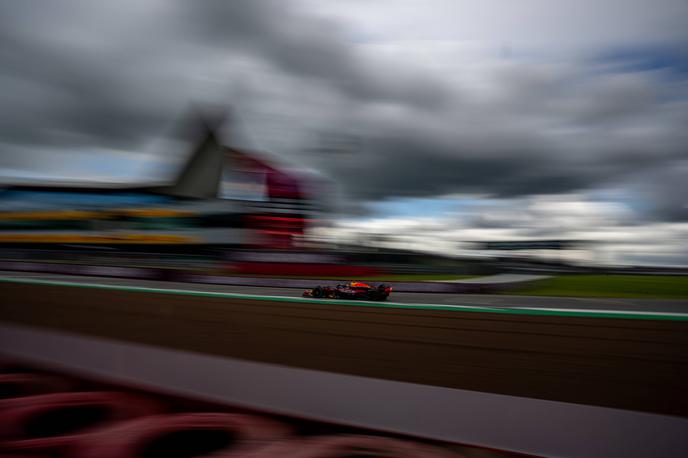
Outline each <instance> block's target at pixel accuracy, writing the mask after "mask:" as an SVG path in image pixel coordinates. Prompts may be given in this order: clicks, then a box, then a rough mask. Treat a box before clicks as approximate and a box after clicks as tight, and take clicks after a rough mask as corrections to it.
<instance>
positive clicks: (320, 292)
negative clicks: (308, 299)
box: [313, 286, 325, 298]
mask: <svg viewBox="0 0 688 458" xmlns="http://www.w3.org/2000/svg"><path fill="white" fill-rule="evenodd" d="M324 295H325V290H323V289H322V288H321V287H320V286H316V287H315V288H313V297H317V298H320V297H323V296H324Z"/></svg>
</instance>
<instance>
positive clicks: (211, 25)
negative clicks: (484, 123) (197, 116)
mask: <svg viewBox="0 0 688 458" xmlns="http://www.w3.org/2000/svg"><path fill="white" fill-rule="evenodd" d="M186 7H187V8H188V14H189V17H190V18H191V21H190V22H189V23H188V25H189V30H190V32H191V34H192V35H195V36H198V37H201V38H202V39H204V41H205V43H206V44H208V45H211V46H218V47H221V48H226V47H227V46H232V47H234V48H238V49H243V50H247V51H252V52H254V53H256V54H259V55H262V56H264V57H265V58H267V59H268V60H269V61H271V62H272V63H274V64H275V65H277V66H278V67H279V68H281V69H282V70H283V71H285V72H287V73H289V74H292V75H297V76H300V77H303V78H315V79H319V80H322V81H324V82H326V83H327V84H330V85H332V86H333V87H334V88H336V89H338V90H340V91H341V92H342V93H344V94H345V95H347V96H349V97H353V98H355V99H359V100H362V101H366V102H369V101H383V102H391V103H404V104H409V105H412V106H415V107H417V108H423V109H433V108H437V107H440V106H442V104H443V103H444V102H445V101H446V99H447V97H448V94H447V93H446V91H445V90H444V88H443V85H444V84H443V82H442V80H440V79H438V78H434V77H431V76H429V75H424V76H420V75H417V74H414V73H412V72H409V71H408V70H409V69H408V68H407V69H395V70H394V71H388V72H385V73H381V74H376V73H375V72H372V71H371V69H370V68H367V67H366V66H365V65H364V63H363V62H361V60H360V59H359V58H358V56H357V55H356V54H355V53H354V52H353V50H352V47H351V45H350V44H347V43H346V42H344V41H342V39H341V34H338V33H337V32H338V31H339V29H340V27H339V26H338V24H336V23H334V22H332V21H329V20H325V19H315V18H313V17H308V16H304V15H303V14H302V13H301V12H298V11H294V8H293V4H290V3H289V2H285V1H279V0H267V1H255V0H253V1H252V0H235V1H223V0H214V1H208V2H203V3H198V2H196V3H186Z"/></svg>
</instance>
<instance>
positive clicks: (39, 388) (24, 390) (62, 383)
mask: <svg viewBox="0 0 688 458" xmlns="http://www.w3.org/2000/svg"><path fill="white" fill-rule="evenodd" d="M74 386H75V384H74V383H73V382H71V381H69V380H67V379H64V378H61V377H56V376H53V375H41V374H23V373H19V374H0V400H5V399H14V398H19V397H24V396H33V395H36V394H46V393H59V392H61V391H69V390H71V389H73V388H74Z"/></svg>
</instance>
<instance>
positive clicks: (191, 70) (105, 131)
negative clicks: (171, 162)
mask: <svg viewBox="0 0 688 458" xmlns="http://www.w3.org/2000/svg"><path fill="white" fill-rule="evenodd" d="M295 5H298V3H291V2H286V1H277V0H267V1H249V0H236V1H222V2H220V1H208V2H181V1H179V2H177V1H170V2H136V1H131V2H122V3H121V4H118V5H117V7H116V8H115V7H114V6H111V7H107V9H106V10H105V11H103V10H102V8H104V6H102V5H96V4H95V3H91V2H58V1H55V2H41V3H38V2H31V1H26V2H3V3H1V4H0V39H1V40H2V42H3V44H4V46H3V48H2V49H0V102H1V103H0V135H1V136H2V137H1V139H2V142H3V143H4V144H5V147H3V149H2V151H0V167H3V166H4V167H12V168H21V167H22V166H24V167H28V166H33V167H36V168H41V167H43V169H44V170H45V169H49V168H50V158H49V156H50V153H47V151H49V150H50V148H51V147H52V148H54V149H55V151H58V150H59V151H68V150H69V148H70V147H74V148H78V149H80V150H81V151H83V150H87V149H88V148H89V147H94V148H95V147H102V148H114V149H122V150H128V151H137V150H138V151H140V150H141V149H142V148H143V146H144V145H146V144H147V143H148V142H149V141H151V140H152V139H154V138H156V137H157V136H159V135H160V133H161V132H162V131H163V128H164V127H165V126H167V125H169V124H170V123H171V122H172V121H173V120H174V119H175V118H177V117H178V115H179V113H180V112H181V111H182V110H183V109H184V107H185V106H186V105H187V104H188V102H189V101H191V100H194V99H195V98H198V94H199V93H204V91H205V92H207V93H209V94H210V95H211V96H214V98H215V99H216V101H217V102H218V103H220V104H221V103H223V102H225V101H227V102H230V103H231V102H233V99H230V98H229V97H228V94H230V93H232V90H233V91H234V92H233V95H234V96H235V98H237V99H238V98H241V99H242V103H241V105H242V108H244V109H245V110H246V119H247V120H248V121H247V122H246V124H247V126H246V127H247V129H248V130H251V132H252V133H253V134H254V135H255V136H256V137H259V138H262V139H264V138H268V137H271V139H270V141H263V142H262V144H267V145H268V146H269V147H270V148H271V149H272V148H274V149H275V150H276V151H275V152H278V153H279V152H281V151H288V152H289V153H292V154H295V155H296V157H298V158H299V159H304V160H305V162H306V163H307V164H308V165H311V166H313V167H315V168H318V169H321V170H324V171H326V172H327V173H328V175H329V176H331V177H332V178H334V179H336V180H337V181H339V182H341V185H342V188H343V191H344V192H345V193H347V194H348V196H349V197H350V198H354V199H356V200H358V201H361V200H378V199H384V198H389V197H397V196H413V197H417V196H435V195H443V194H452V193H466V192H469V193H481V194H490V195H492V196H496V197H502V198H504V197H513V196H525V195H531V194H552V193H567V192H571V191H577V190H581V189H594V188H599V187H604V186H606V185H608V184H609V183H615V184H619V183H621V184H623V186H626V187H627V188H629V189H631V188H635V189H641V188H642V191H639V192H642V193H643V195H644V196H645V197H646V198H647V199H648V200H649V201H651V202H652V203H653V205H652V207H653V210H652V216H653V217H656V218H668V219H672V220H681V219H685V218H687V217H688V216H687V215H686V212H685V207H681V201H680V200H681V199H679V198H678V197H676V196H677V195H681V194H683V195H685V193H683V192H682V191H683V189H684V187H683V184H682V183H683V181H681V179H680V178H676V175H675V174H673V175H672V174H671V173H670V172H669V171H671V170H672V169H673V168H674V167H675V164H676V163H677V162H681V161H685V159H686V147H687V146H688V131H687V130H686V129H685V125H687V123H688V102H687V101H688V86H687V85H686V84H685V82H681V81H678V82H677V81H676V80H674V81H667V80H666V79H663V78H664V76H663V75H662V74H661V73H658V72H652V71H647V72H646V71H633V70H629V71H625V72H622V73H604V72H600V70H599V69H598V68H596V69H594V71H590V69H589V68H588V67H587V66H586V65H587V64H586V63H585V62H572V63H570V64H569V65H566V66H561V65H540V64H535V63H533V62H525V61H524V62H511V61H508V62H506V63H504V62H502V63H501V64H500V66H498V68H497V69H494V68H492V69H490V68H487V67H486V69H484V72H483V76H484V77H485V79H486V81H485V84H486V85H487V87H489V90H488V91H484V92H479V91H476V92H471V91H470V87H469V86H465V85H464V83H463V80H461V76H462V75H461V74H460V73H461V72H457V73H456V74H453V73H451V72H445V73H442V72H434V73H431V72H423V71H422V69H420V68H417V67H416V66H415V65H414V62H403V63H399V64H396V65H392V66H385V65H386V64H382V63H380V62H376V61H371V60H370V56H365V55H363V54H359V53H358V52H357V51H356V49H355V48H354V47H353V46H351V45H350V44H348V43H347V42H346V41H345V40H344V39H343V38H342V35H343V32H342V31H341V30H340V25H339V24H338V23H336V22H333V21H332V20H328V19H323V18H320V17H312V16H309V15H308V14H307V12H306V11H299V10H297V9H296V8H295ZM246 62H249V64H247V63H246ZM480 65H481V64H480V62H476V63H472V64H471V68H470V69H469V70H471V71H475V70H480V69H481V67H480ZM252 66H255V68H257V69H258V70H255V69H254V68H253V67H252ZM464 86H465V87H464ZM230 89H232V90H230ZM211 98H212V97H211ZM239 114H240V115H242V114H244V113H239ZM319 130H322V131H327V132H332V133H334V134H341V135H343V136H345V137H346V136H347V135H351V134H352V133H353V135H355V137H356V138H357V141H356V142H355V143H356V144H357V145H358V146H356V148H357V150H356V151H353V152H349V153H345V154H339V155H334V156H333V155H328V154H325V153H323V152H321V151H320V149H319V146H321V145H314V144H309V141H310V140H308V139H309V138H312V137H314V135H313V134H316V133H317V132H318V131H319ZM259 143H260V141H259ZM31 148H34V149H35V150H36V151H37V153H36V154H34V155H33V156H32V155H31V154H29V153H28V151H30V150H31ZM20 152H21V153H20ZM10 156H12V157H10ZM58 156H59V157H58ZM63 156H64V155H58V154H57V153H55V161H59V160H61V159H62V158H63ZM39 158H40V163H39ZM650 172H652V173H650ZM670 176H674V178H671V177H670ZM650 177H666V179H664V178H656V180H658V182H657V183H653V184H654V187H649V186H648V187H642V186H640V185H639V184H640V183H646V182H647V183H649V182H652V181H653V180H655V178H650ZM354 207H355V206H354ZM343 208H345V209H346V211H352V212H353V211H360V208H358V207H356V208H353V207H352V206H350V205H349V204H345V205H343ZM682 208H683V209H682Z"/></svg>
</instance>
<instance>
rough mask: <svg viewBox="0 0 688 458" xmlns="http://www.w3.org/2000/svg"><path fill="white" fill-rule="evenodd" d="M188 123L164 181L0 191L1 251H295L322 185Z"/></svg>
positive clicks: (16, 185) (18, 186)
mask: <svg viewBox="0 0 688 458" xmlns="http://www.w3.org/2000/svg"><path fill="white" fill-rule="evenodd" d="M195 124H196V126H195V130H196V133H195V139H196V140H195V143H196V147H195V149H194V150H193V151H192V152H191V154H189V155H188V157H187V159H186V161H185V163H183V164H182V165H181V167H179V169H178V170H176V171H173V173H172V174H171V175H170V176H169V177H167V178H166V179H163V180H158V181H152V182H140V183H135V184H130V183H127V184H121V183H91V182H75V181H71V182H56V181H51V182H41V183H36V182H32V183H28V184H27V183H25V182H24V183H23V182H10V183H4V184H2V185H0V186H2V188H0V208H2V209H3V211H0V247H2V248H3V249H4V250H5V252H7V249H11V250H12V251H13V252H16V250H17V249H21V250H29V251H31V250H36V249H39V250H41V251H43V252H45V251H46V250H48V251H49V250H59V251H60V252H63V253H64V252H70V251H78V252H80V253H82V254H83V253H84V252H85V251H86V252H87V251H89V250H97V251H94V252H103V251H107V250H115V249H116V250H117V251H118V252H132V253H136V252H141V251H151V249H152V247H154V248H153V251H155V252H159V253H179V254H181V253H189V252H191V253H194V254H196V255H199V254H203V255H210V254H213V255H217V254H221V253H222V252H223V250H226V249H233V248H238V247H252V248H278V249H289V248H292V247H294V244H295V241H297V240H298V239H299V238H300V237H301V236H303V234H304V232H305V231H306V230H307V228H308V227H309V225H311V224H312V223H313V222H314V221H316V220H317V219H318V216H317V215H318V213H319V212H321V211H322V208H319V205H318V204H317V202H316V196H317V195H322V194H323V192H322V189H321V187H322V186H326V184H325V183H324V181H323V180H322V179H320V178H318V177H316V176H315V175H310V176H308V175H307V174H305V173H303V172H300V171H296V170H289V169H288V167H286V166H284V165H282V164H279V163H278V161H276V160H274V158H267V157H266V156H265V155H259V154H257V153H251V152H247V151H243V150H239V149H237V148H233V147H231V146H227V145H226V144H225V143H224V142H223V141H222V140H221V139H220V136H219V135H218V133H217V132H218V131H217V129H216V128H215V127H214V125H213V124H216V123H210V122H207V121H205V120H203V119H201V118H200V117H199V118H198V119H197V120H196V121H195Z"/></svg>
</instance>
